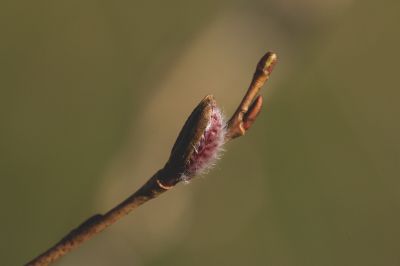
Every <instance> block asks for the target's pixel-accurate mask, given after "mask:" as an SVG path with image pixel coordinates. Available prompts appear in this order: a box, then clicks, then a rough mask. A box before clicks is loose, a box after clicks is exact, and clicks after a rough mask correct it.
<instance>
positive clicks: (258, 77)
mask: <svg viewBox="0 0 400 266" xmlns="http://www.w3.org/2000/svg"><path fill="white" fill-rule="evenodd" d="M276 62H277V56H276V54H275V53H273V52H267V53H266V54H265V55H264V56H263V57H262V58H261V59H260V61H259V62H258V64H257V68H256V71H255V73H254V75H253V79H252V81H251V83H250V86H249V88H248V90H247V92H246V94H245V96H244V97H243V99H242V102H241V103H240V104H239V106H238V108H237V109H236V112H235V113H234V114H233V115H232V117H231V119H230V120H229V122H228V127H227V134H226V137H225V139H226V140H227V141H228V140H230V139H234V138H237V137H240V136H243V135H244V134H245V133H246V131H247V130H248V129H249V128H250V127H251V126H252V124H253V123H254V121H255V119H256V117H257V116H258V114H259V113H260V111H261V107H262V101H263V99H262V96H261V95H258V96H257V94H258V92H259V91H260V89H261V87H262V86H263V85H264V84H265V82H266V81H267V80H268V79H269V75H270V74H271V72H272V69H273V67H274V65H275V64H276ZM256 96H257V97H256Z"/></svg>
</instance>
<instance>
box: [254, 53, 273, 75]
mask: <svg viewBox="0 0 400 266" xmlns="http://www.w3.org/2000/svg"><path fill="white" fill-rule="evenodd" d="M277 60H278V56H277V55H276V53H274V52H267V53H266V54H265V55H264V56H263V57H262V58H261V59H260V61H259V62H258V64H257V70H258V71H262V72H263V73H264V74H265V75H269V74H270V73H271V72H272V69H273V68H274V66H275V64H276V62H277Z"/></svg>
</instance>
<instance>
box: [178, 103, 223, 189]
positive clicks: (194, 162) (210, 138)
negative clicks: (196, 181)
mask: <svg viewBox="0 0 400 266" xmlns="http://www.w3.org/2000/svg"><path fill="white" fill-rule="evenodd" d="M224 138H225V120H224V118H223V115H222V113H221V110H220V109H219V108H218V107H217V106H213V107H212V112H211V117H210V120H209V122H208V125H207V128H206V130H205V131H204V133H203V136H202V137H201V139H200V141H199V143H197V145H196V146H195V151H194V152H193V154H192V156H191V157H190V159H189V162H188V164H187V166H186V171H185V172H184V173H183V175H182V179H183V180H185V181H188V180H190V179H191V178H192V177H194V176H196V175H199V174H202V173H204V172H206V171H208V170H210V169H211V168H212V167H213V165H214V164H215V161H216V160H217V159H218V157H219V155H220V153H221V151H222V145H223V144H224Z"/></svg>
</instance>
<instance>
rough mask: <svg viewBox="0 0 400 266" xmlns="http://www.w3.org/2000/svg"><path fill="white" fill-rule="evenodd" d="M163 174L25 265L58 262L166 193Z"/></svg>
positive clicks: (31, 265)
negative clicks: (163, 185) (132, 212)
mask: <svg viewBox="0 0 400 266" xmlns="http://www.w3.org/2000/svg"><path fill="white" fill-rule="evenodd" d="M165 174H167V172H165V171H163V170H160V171H158V172H157V173H156V174H155V175H154V176H153V177H151V178H150V179H149V181H147V182H146V183H145V184H144V185H143V186H142V187H141V188H140V189H139V190H137V191H136V192H135V193H134V194H132V195H131V196H130V197H128V198H127V199H126V200H124V201H123V202H121V203H120V204H119V205H117V206H116V207H114V208H113V209H111V210H110V211H109V212H107V213H106V214H104V215H101V214H97V215H94V216H92V217H91V218H89V219H88V220H86V221H85V222H84V223H82V224H81V225H80V226H78V227H77V228H76V229H74V230H72V231H71V232H70V233H69V234H68V235H67V236H65V237H64V238H63V239H61V240H60V241H59V242H58V243H57V244H55V245H54V246H53V247H51V248H50V249H48V250H47V251H45V252H44V253H43V254H41V255H39V256H38V257H36V258H35V259H33V260H32V261H30V262H28V263H27V264H26V265H29V266H39V265H48V264H50V263H52V262H54V261H56V260H58V259H59V258H61V257H62V256H64V255H65V254H66V253H68V252H70V251H71V250H72V249H74V248H76V247H78V246H79V245H80V244H82V243H83V242H85V241H86V240H88V239H90V238H92V236H94V235H96V234H98V233H100V232H102V231H103V230H104V229H106V228H107V227H109V226H110V225H112V224H113V223H115V222H117V221H118V220H119V219H121V218H122V217H124V216H125V215H127V214H128V213H130V212H131V211H133V210H134V209H136V208H137V207H139V206H140V205H142V204H143V203H145V202H147V201H148V200H151V199H153V198H156V197H158V196H159V195H160V194H161V193H163V192H165V191H167V188H165V187H161V186H162V185H161V184H160V182H159V181H158V180H159V178H161V177H164V176H162V175H165Z"/></svg>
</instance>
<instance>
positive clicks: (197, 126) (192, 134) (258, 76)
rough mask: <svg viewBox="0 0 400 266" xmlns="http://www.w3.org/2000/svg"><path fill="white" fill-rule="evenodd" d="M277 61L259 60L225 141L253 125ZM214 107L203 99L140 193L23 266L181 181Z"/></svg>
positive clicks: (68, 246)
mask: <svg viewBox="0 0 400 266" xmlns="http://www.w3.org/2000/svg"><path fill="white" fill-rule="evenodd" d="M276 59H277V57H276V54H274V53H271V52H268V53H266V54H265V55H264V56H263V57H262V58H261V60H260V62H259V63H258V65H257V68H256V72H255V73H254V77H253V80H252V82H251V84H250V87H249V89H248V90H247V93H246V94H245V96H244V98H243V100H242V102H241V103H240V105H239V107H238V108H237V110H236V112H235V113H234V114H233V116H232V118H231V119H230V120H229V122H228V125H227V130H226V135H225V141H226V142H227V141H229V140H231V139H233V138H236V137H239V136H242V135H244V133H245V132H246V131H247V130H248V129H249V128H250V127H251V126H252V124H253V123H254V121H255V119H256V117H257V115H258V114H259V112H260V110H261V106H262V97H261V96H260V95H259V96H256V95H257V94H258V92H259V90H260V88H261V87H262V86H263V85H264V83H265V82H266V81H267V80H268V77H269V74H270V73H271V71H272V67H273V66H274V64H275V63H276ZM214 105H215V101H214V98H213V97H212V96H211V95H209V96H206V97H205V98H204V99H203V100H202V101H201V102H200V103H199V105H198V106H197V107H196V108H195V109H194V110H193V112H192V114H191V115H190V116H189V118H188V119H187V121H186V123H185V125H184V126H183V128H182V130H181V132H180V134H179V136H178V138H177V140H176V142H175V145H174V147H173V148H172V151H171V155H170V158H169V160H168V162H167V163H166V165H165V166H164V167H163V168H162V169H161V170H159V171H158V172H157V173H156V174H155V175H154V176H152V177H151V178H150V179H149V180H148V181H147V182H146V183H145V184H144V185H143V186H142V187H141V188H139V190H137V191H136V192H135V193H134V194H132V195H131V196H130V197H129V198H127V199H126V200H125V201H123V202H121V203H120V204H119V205H118V206H116V207H114V208H113V209H111V210H110V211H109V212H107V213H106V214H104V215H102V214H97V215H94V216H92V217H91V218H89V219H88V220H86V221H85V222H84V223H82V224H81V225H80V226H78V227H77V228H76V229H74V230H72V231H71V232H70V233H69V234H67V235H66V236H65V237H64V238H63V239H61V240H60V241H59V242H58V243H57V244H55V245H54V246H52V247H51V248H49V249H48V250H47V251H45V252H44V253H42V254H41V255H39V256H38V257H36V258H35V259H33V260H32V261H30V262H28V263H27V264H26V265H29V266H33V265H34V266H42V265H49V264H50V263H52V262H54V261H56V260H58V259H59V258H61V257H62V256H64V255H65V254H67V253H68V252H70V251H71V250H72V249H74V248H76V247H78V246H79V245H80V244H82V243H83V242H85V241H86V240H88V239H90V238H92V237H93V236H94V235H96V234H98V233H100V232H102V231H103V230H104V229H106V228H107V227H108V226H110V225H112V224H113V223H115V222H116V221H118V220H119V219H121V218H122V217H124V216H125V215H127V214H128V213H130V212H131V211H132V210H134V209H135V208H137V207H139V206H140V205H142V204H143V203H145V202H146V201H148V200H150V199H153V198H156V197H157V196H159V195H160V194H161V193H163V192H165V191H167V190H168V189H170V188H172V187H174V186H175V185H176V184H177V183H178V182H180V181H181V180H182V179H181V176H182V173H184V172H185V167H186V166H187V164H188V160H189V158H190V156H191V155H192V153H193V152H194V150H195V144H196V143H198V142H199V141H200V139H201V137H202V135H203V133H204V132H205V130H206V127H207V124H208V122H209V119H210V113H211V110H212V107H213V106H214Z"/></svg>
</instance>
